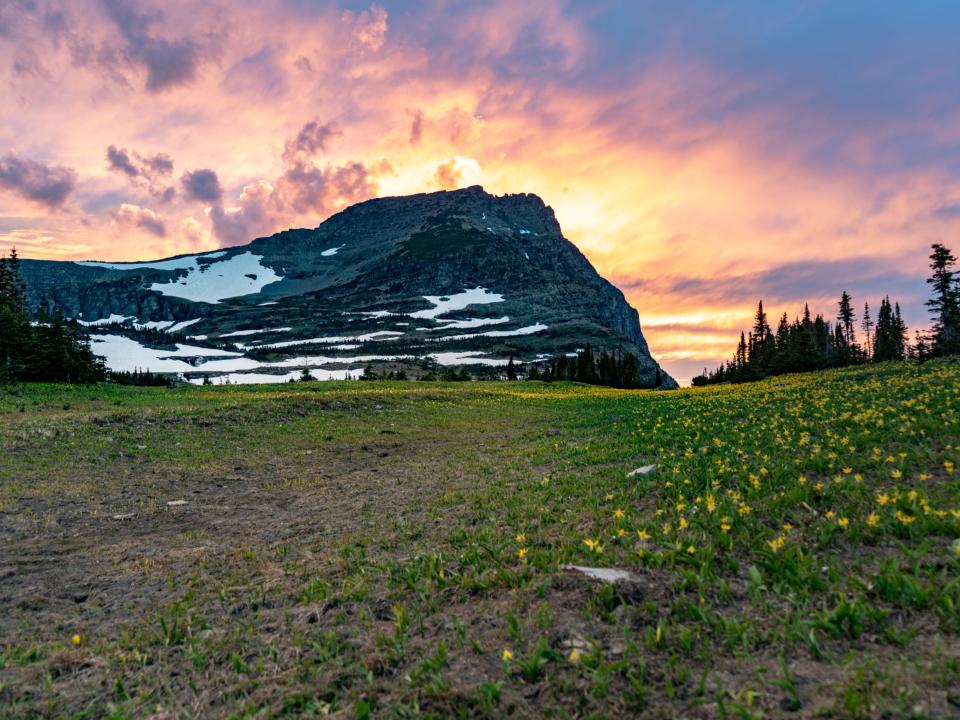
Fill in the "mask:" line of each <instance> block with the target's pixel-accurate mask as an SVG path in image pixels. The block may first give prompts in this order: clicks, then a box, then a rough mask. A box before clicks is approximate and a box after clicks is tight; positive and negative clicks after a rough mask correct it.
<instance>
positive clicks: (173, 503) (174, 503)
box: [167, 500, 189, 507]
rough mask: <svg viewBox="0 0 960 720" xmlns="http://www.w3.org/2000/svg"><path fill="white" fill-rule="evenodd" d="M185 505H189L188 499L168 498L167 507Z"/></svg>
mask: <svg viewBox="0 0 960 720" xmlns="http://www.w3.org/2000/svg"><path fill="white" fill-rule="evenodd" d="M184 505H189V503H188V502H187V501H186V500H168V501H167V507H183V506H184Z"/></svg>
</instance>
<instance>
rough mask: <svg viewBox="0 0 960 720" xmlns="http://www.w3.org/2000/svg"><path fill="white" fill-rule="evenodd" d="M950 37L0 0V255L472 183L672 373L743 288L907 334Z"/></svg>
mask: <svg viewBox="0 0 960 720" xmlns="http://www.w3.org/2000/svg"><path fill="white" fill-rule="evenodd" d="M668 8H669V12H668ZM958 29H960V9H957V8H956V6H955V4H952V3H948V2H939V1H936V0H934V1H931V2H925V3H923V4H922V5H921V6H919V7H918V4H916V3H908V2H897V1H893V2H884V3H868V2H860V1H853V2H844V3H825V2H812V3H811V2H803V3H789V4H780V3H777V4H767V3H763V4H757V3H741V2H732V3H712V2H706V1H697V0H686V1H684V2H680V3H657V2H645V1H638V2H629V3H627V2H614V1H610V2H606V1H604V0H600V1H590V2H588V1H586V0H584V1H573V0H571V1H563V0H532V1H530V2H517V1H516V0H491V1H490V2H483V3H480V2H463V1H456V0H454V1H450V0H407V1H401V0H397V1H396V2H390V1H389V0H382V1H381V2H378V3H375V4H369V2H364V3H359V2H345V1H341V2H320V1H319V0H318V1H316V2H311V1H309V0H270V1H269V2H268V1H263V2H253V0H231V1H230V2H226V1H219V2H218V1H217V0H214V1H213V2H196V1H191V0H166V1H165V2H163V3H160V2H156V1H155V0H137V1H134V0H12V2H4V3H3V4H2V5H0V73H2V90H0V97H2V102H0V250H2V251H6V250H7V249H8V248H10V247H11V246H16V247H17V249H18V251H19V252H20V254H21V255H22V256H24V257H31V258H48V259H75V260H88V259H96V260H137V259H150V258H157V257H164V256H169V255H174V254H177V253H187V252H195V251H202V250H210V249H215V248H218V247H223V246H228V245H239V244H244V243H246V242H248V241H250V240H252V239H253V238H255V237H257V236H262V235H266V234H270V233H272V232H275V231H277V230H281V229H285V228H288V227H313V226H316V225H317V224H319V223H320V222H321V221H322V220H323V219H325V218H326V217H328V216H329V215H330V214H332V213H334V212H336V211H338V210H340V209H342V208H343V207H345V206H347V205H349V204H352V203H354V202H357V201H360V200H364V199H367V198H371V197H378V196H385V195H399V194H409V193H416V192H424V191H433V190H438V189H452V188H456V187H465V186H468V185H473V184H482V185H483V186H484V187H485V189H486V190H488V191H489V192H492V193H496V194H504V193H519V192H530V193H536V194H538V195H540V196H541V197H542V198H543V199H544V200H545V202H546V203H547V204H548V205H550V206H552V207H553V208H554V210H555V211H556V214H557V217H558V219H559V221H560V223H561V226H562V227H563V229H564V232H565V234H566V236H567V237H568V238H569V239H570V240H572V241H573V242H574V243H576V244H577V246H578V247H579V248H580V249H581V250H582V251H583V252H584V254H585V255H586V256H587V257H588V258H589V259H590V260H591V262H592V263H593V264H594V265H595V267H596V268H597V270H598V271H599V272H600V273H601V274H602V275H603V276H604V277H606V278H608V279H609V280H611V282H613V283H614V284H616V285H617V286H618V287H620V288H621V289H622V290H623V291H624V293H625V294H626V296H627V299H628V300H629V301H630V303H631V304H632V305H633V306H634V307H636V308H637V309H638V311H639V313H640V322H641V326H642V327H643V330H644V334H645V336H646V338H647V340H648V342H649V344H650V349H651V352H652V354H653V356H654V357H655V358H657V359H658V360H660V361H662V362H663V363H664V366H665V367H666V368H667V369H668V370H669V371H670V372H671V373H672V374H673V375H675V376H676V377H677V378H680V379H682V378H689V377H690V376H691V375H692V374H694V373H695V372H696V371H699V370H700V369H702V368H703V367H704V366H707V365H711V366H712V365H715V364H716V363H717V362H719V361H721V360H725V359H727V358H728V357H729V356H730V354H731V353H732V350H733V348H734V345H735V344H736V341H737V339H738V338H739V331H740V329H741V328H742V327H744V326H745V325H746V324H747V323H748V322H749V318H750V315H751V313H752V311H753V308H754V306H755V303H756V301H757V299H759V298H761V297H762V298H763V299H764V302H765V304H766V305H767V307H768V308H769V309H770V311H771V313H772V314H775V315H779V313H781V312H783V311H788V312H789V313H790V317H791V318H792V317H793V316H794V315H797V314H799V313H800V312H801V311H802V309H803V303H804V302H805V301H807V302H809V303H810V307H811V309H812V310H814V311H815V312H824V313H825V314H828V315H829V316H830V317H831V318H832V316H833V314H835V307H836V306H835V302H836V296H837V294H838V293H839V290H840V289H841V288H846V289H847V290H848V291H849V292H850V293H851V294H852V295H853V297H854V300H855V302H856V303H857V306H858V307H862V305H863V302H864V300H869V301H870V304H871V305H874V304H877V305H879V300H880V297H881V296H882V295H883V294H887V293H889V294H890V295H891V297H894V298H895V299H897V300H898V301H899V302H900V304H901V305H902V306H903V308H904V311H905V316H906V320H907V323H908V325H910V326H911V328H914V327H922V326H923V325H924V324H925V323H926V316H925V312H924V308H923V301H924V299H925V297H926V289H925V286H924V282H923V278H924V276H925V274H926V255H927V248H928V247H929V245H930V244H931V243H933V242H938V241H943V242H946V243H948V244H949V243H950V242H951V241H954V242H955V243H956V236H957V231H958V230H960V93H957V88H958V87H960V43H958V42H957V41H956V36H957V30H958Z"/></svg>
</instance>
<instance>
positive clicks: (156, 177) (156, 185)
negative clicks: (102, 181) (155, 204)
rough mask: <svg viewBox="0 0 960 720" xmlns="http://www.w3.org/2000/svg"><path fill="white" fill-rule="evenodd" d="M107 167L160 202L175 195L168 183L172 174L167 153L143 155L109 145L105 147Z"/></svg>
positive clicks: (166, 200)
mask: <svg viewBox="0 0 960 720" xmlns="http://www.w3.org/2000/svg"><path fill="white" fill-rule="evenodd" d="M107 167H108V168H109V169H110V170H112V171H114V172H117V173H120V174H122V175H125V176H126V177H127V178H128V179H129V180H130V182H132V183H133V184H134V185H135V186H138V187H143V188H144V189H146V190H147V192H149V193H150V194H151V195H152V196H153V197H155V198H156V199H158V200H160V201H161V202H170V201H171V200H173V197H174V195H176V192H177V191H176V189H175V188H174V187H173V186H171V185H169V182H170V176H171V175H172V174H173V160H172V159H171V158H170V156H169V155H165V154H163V153H157V154H156V155H151V156H144V155H141V154H140V153H138V152H136V151H134V150H127V149H126V148H118V147H117V146H116V145H111V146H110V147H108V148H107Z"/></svg>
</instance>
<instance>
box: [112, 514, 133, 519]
mask: <svg viewBox="0 0 960 720" xmlns="http://www.w3.org/2000/svg"><path fill="white" fill-rule="evenodd" d="M136 516H137V514H136V513H117V514H116V515H114V516H113V519H114V520H133V519H134V518H135V517H136Z"/></svg>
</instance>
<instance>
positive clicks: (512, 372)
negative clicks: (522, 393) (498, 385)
mask: <svg viewBox="0 0 960 720" xmlns="http://www.w3.org/2000/svg"><path fill="white" fill-rule="evenodd" d="M516 379H517V368H516V366H515V365H514V364H513V355H511V356H510V359H509V360H508V361H507V380H516Z"/></svg>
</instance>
